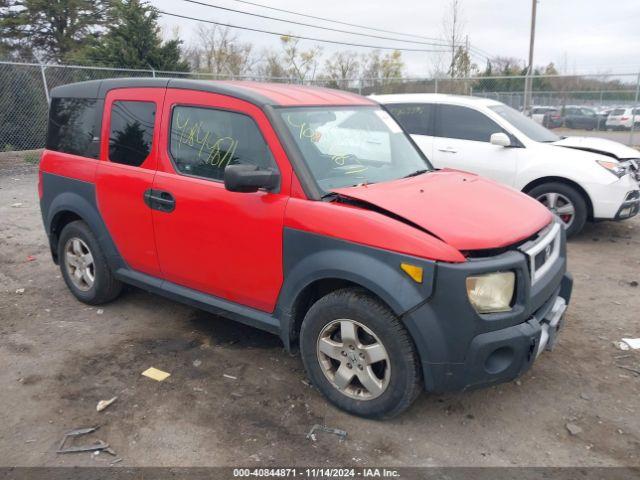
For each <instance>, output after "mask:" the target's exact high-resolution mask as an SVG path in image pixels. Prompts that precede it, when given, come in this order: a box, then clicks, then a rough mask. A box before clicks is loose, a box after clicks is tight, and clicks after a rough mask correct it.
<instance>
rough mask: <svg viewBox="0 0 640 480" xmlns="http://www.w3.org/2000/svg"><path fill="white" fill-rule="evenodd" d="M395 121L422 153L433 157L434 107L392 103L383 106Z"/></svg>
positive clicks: (429, 157)
mask: <svg viewBox="0 0 640 480" xmlns="http://www.w3.org/2000/svg"><path fill="white" fill-rule="evenodd" d="M385 108H386V109H387V110H388V111H389V112H390V113H391V115H393V117H394V118H395V119H396V121H397V122H398V123H399V124H400V125H402V127H403V128H404V129H405V130H406V131H407V133H409V135H411V138H412V139H413V141H414V142H416V145H418V147H419V148H420V150H422V153H424V154H425V156H426V157H427V158H428V159H429V160H431V158H432V157H433V141H434V137H433V126H434V112H435V105H433V104H430V103H393V104H389V105H385Z"/></svg>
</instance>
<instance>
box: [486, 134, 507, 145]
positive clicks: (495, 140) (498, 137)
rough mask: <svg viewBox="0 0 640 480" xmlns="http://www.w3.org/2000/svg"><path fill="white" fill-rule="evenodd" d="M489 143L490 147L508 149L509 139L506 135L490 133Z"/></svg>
mask: <svg viewBox="0 0 640 480" xmlns="http://www.w3.org/2000/svg"><path fill="white" fill-rule="evenodd" d="M489 143H490V144H491V145H497V146H499V147H510V146H511V139H510V138H509V135H507V134H506V133H502V132H499V133H492V134H491V137H490V138H489Z"/></svg>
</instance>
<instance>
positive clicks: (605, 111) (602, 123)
mask: <svg viewBox="0 0 640 480" xmlns="http://www.w3.org/2000/svg"><path fill="white" fill-rule="evenodd" d="M613 110H614V109H613V108H611V107H605V108H600V109H598V110H596V116H597V117H598V125H597V129H598V130H606V129H607V117H608V116H609V113H611V112H612V111H613Z"/></svg>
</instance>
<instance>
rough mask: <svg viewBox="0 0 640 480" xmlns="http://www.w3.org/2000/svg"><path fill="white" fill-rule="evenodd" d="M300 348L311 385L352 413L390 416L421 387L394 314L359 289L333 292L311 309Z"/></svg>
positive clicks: (405, 335) (415, 363)
mask: <svg viewBox="0 0 640 480" xmlns="http://www.w3.org/2000/svg"><path fill="white" fill-rule="evenodd" d="M300 351H301V355H302V361H303V363H304V366H305V369H306V371H307V374H308V376H309V378H310V379H311V382H312V383H313V385H314V386H315V387H316V388H317V389H318V390H320V392H322V394H323V395H324V396H325V397H326V398H327V399H329V400H330V401H331V402H332V403H333V404H334V405H336V406H338V407H339V408H341V409H342V410H345V411H347V412H349V413H352V414H354V415H358V416H361V417H366V418H389V417H393V416H395V415H398V414H399V413H401V412H402V411H404V410H406V409H407V408H408V407H409V406H410V405H411V404H412V403H413V401H414V400H415V399H416V397H417V396H418V394H419V393H420V392H421V391H422V373H421V368H420V362H419V360H418V355H417V353H416V349H415V347H414V345H413V341H412V340H411V337H410V336H409V333H408V332H407V330H406V329H405V328H404V326H403V325H402V324H401V323H400V320H399V319H398V318H397V317H396V316H395V315H394V314H393V312H391V311H390V310H389V309H388V308H387V307H386V306H385V305H383V304H382V303H381V302H380V301H378V300H377V299H375V298H373V297H371V296H370V295H368V294H367V293H366V292H364V291H362V290H359V289H355V288H347V289H342V290H337V291H335V292H332V293H330V294H328V295H326V296H325V297H323V298H321V299H320V300H318V301H317V302H316V303H315V304H314V305H313V306H312V307H311V308H310V309H309V311H308V312H307V315H306V316H305V319H304V321H303V323H302V328H301V332H300Z"/></svg>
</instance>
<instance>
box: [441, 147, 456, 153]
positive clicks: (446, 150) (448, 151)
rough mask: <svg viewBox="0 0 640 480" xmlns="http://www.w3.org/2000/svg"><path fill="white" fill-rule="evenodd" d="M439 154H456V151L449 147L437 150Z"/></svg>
mask: <svg viewBox="0 0 640 480" xmlns="http://www.w3.org/2000/svg"><path fill="white" fill-rule="evenodd" d="M438 151H439V152H445V153H458V151H457V150H454V149H453V148H451V147H447V148H439V149H438Z"/></svg>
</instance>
